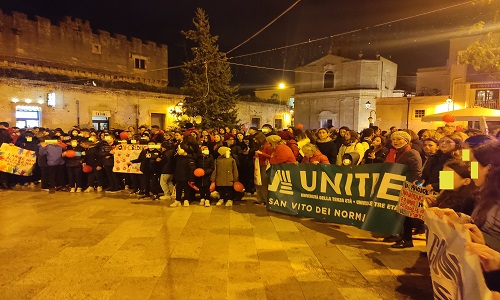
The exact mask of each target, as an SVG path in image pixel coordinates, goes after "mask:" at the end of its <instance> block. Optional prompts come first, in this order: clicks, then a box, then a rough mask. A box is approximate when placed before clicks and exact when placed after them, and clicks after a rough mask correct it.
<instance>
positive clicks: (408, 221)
mask: <svg viewBox="0 0 500 300" xmlns="http://www.w3.org/2000/svg"><path fill="white" fill-rule="evenodd" d="M412 231H413V218H410V217H406V218H405V222H404V223H403V234H402V235H401V238H402V239H403V240H405V241H413V236H412Z"/></svg>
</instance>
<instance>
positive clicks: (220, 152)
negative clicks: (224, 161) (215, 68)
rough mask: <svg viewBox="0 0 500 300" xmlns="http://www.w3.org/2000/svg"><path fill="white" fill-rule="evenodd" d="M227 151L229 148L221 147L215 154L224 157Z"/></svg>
mask: <svg viewBox="0 0 500 300" xmlns="http://www.w3.org/2000/svg"><path fill="white" fill-rule="evenodd" d="M227 151H231V148H229V147H224V146H222V147H220V148H219V149H217V152H219V154H220V155H226V152H227Z"/></svg>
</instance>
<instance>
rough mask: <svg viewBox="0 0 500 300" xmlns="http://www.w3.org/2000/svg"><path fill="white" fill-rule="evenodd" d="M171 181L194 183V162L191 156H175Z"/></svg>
mask: <svg viewBox="0 0 500 300" xmlns="http://www.w3.org/2000/svg"><path fill="white" fill-rule="evenodd" d="M174 157H175V171H174V176H173V180H175V181H189V182H194V180H195V176H194V170H195V169H196V162H195V160H194V158H193V157H192V156H191V155H189V154H188V155H176V156H174Z"/></svg>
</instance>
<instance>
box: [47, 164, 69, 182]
mask: <svg viewBox="0 0 500 300" xmlns="http://www.w3.org/2000/svg"><path fill="white" fill-rule="evenodd" d="M47 169H48V173H49V186H50V188H55V187H61V186H63V185H64V173H65V172H64V166H63V165H60V166H48V167H47Z"/></svg>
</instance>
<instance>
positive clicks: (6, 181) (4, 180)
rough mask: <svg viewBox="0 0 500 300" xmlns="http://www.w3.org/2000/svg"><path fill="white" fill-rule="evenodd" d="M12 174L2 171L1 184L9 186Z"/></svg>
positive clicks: (0, 174) (0, 175)
mask: <svg viewBox="0 0 500 300" xmlns="http://www.w3.org/2000/svg"><path fill="white" fill-rule="evenodd" d="M9 181H10V174H9V173H5V172H0V184H1V185H3V186H9V184H10V183H9Z"/></svg>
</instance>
